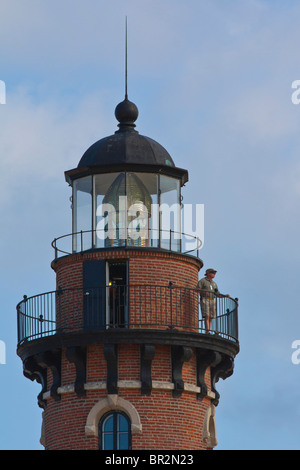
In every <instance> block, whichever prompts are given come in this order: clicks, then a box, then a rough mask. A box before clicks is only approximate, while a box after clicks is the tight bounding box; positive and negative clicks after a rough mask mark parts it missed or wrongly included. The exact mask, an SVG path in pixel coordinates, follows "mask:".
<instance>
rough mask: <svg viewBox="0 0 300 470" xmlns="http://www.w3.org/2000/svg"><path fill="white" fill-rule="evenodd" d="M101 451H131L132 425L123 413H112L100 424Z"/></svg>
mask: <svg viewBox="0 0 300 470" xmlns="http://www.w3.org/2000/svg"><path fill="white" fill-rule="evenodd" d="M99 449H100V450H125V449H131V423H130V420H129V418H128V416H127V415H126V414H125V413H122V412H121V411H110V412H109V413H106V414H105V415H104V416H102V418H101V420H100V422H99Z"/></svg>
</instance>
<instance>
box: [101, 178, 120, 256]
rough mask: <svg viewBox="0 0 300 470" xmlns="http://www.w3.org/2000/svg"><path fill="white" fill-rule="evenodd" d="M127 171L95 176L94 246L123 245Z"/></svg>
mask: <svg viewBox="0 0 300 470" xmlns="http://www.w3.org/2000/svg"><path fill="white" fill-rule="evenodd" d="M125 188H126V176H125V173H123V172H121V173H104V174H99V175H95V176H94V207H95V209H94V226H95V233H94V246H95V247H96V248H103V247H110V246H112V247H113V246H123V245H125V240H126V218H125V213H124V210H125V209H126V206H125V204H124V197H125Z"/></svg>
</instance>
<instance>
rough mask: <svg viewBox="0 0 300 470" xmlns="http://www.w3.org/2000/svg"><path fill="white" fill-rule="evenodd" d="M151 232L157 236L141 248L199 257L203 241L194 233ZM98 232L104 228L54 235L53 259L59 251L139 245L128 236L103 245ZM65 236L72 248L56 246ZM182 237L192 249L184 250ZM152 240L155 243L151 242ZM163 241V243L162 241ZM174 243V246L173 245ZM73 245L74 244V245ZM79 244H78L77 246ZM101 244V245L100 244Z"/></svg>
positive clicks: (101, 231) (153, 230) (75, 251)
mask: <svg viewBox="0 0 300 470" xmlns="http://www.w3.org/2000/svg"><path fill="white" fill-rule="evenodd" d="M150 231H151V233H153V232H156V234H158V237H157V238H156V237H149V238H148V239H147V240H148V241H149V242H151V243H149V244H147V245H143V246H142V248H148V247H150V248H162V249H167V250H168V251H173V252H179V253H182V254H189V253H195V252H196V255H195V256H197V258H198V257H199V250H200V249H201V247H202V245H203V243H202V241H201V240H200V238H199V237H196V236H195V235H189V234H187V233H183V232H178V231H175V230H165V229H151V230H150ZM98 232H100V233H103V232H104V233H105V230H104V229H101V230H100V229H94V230H80V231H78V232H72V233H68V234H66V235H61V236H59V237H56V238H55V239H54V240H53V241H52V242H51V246H52V248H53V249H54V252H55V259H57V258H58V253H61V254H62V255H71V254H73V253H82V252H84V251H87V250H90V249H93V248H114V247H124V246H125V247H141V246H140V245H138V244H135V241H134V240H133V239H130V240H132V242H130V240H129V239H128V238H124V239H123V238H121V239H119V238H118V237H116V238H115V243H116V244H114V245H109V244H108V245H107V246H105V243H104V242H105V239H104V238H102V237H100V238H98V239H97V240H96V238H95V237H96V236H97V234H98ZM86 234H90V240H89V242H88V244H87V247H86V246H85V245H86V243H85V240H84V238H85V235H86ZM162 234H167V235H168V236H166V237H163V236H162ZM77 237H80V238H79V242H78V240H77ZM66 238H71V243H72V250H70V249H69V250H65V249H62V248H59V247H58V246H57V242H58V241H61V240H63V239H66ZM183 238H186V239H188V241H186V243H193V244H194V245H195V246H194V247H193V248H192V249H189V250H185V249H184V247H183V243H182V241H183ZM153 241H154V242H155V243H153ZM101 242H102V243H101ZM164 242H165V243H164ZM174 244H175V247H174ZM74 245H76V246H75V247H74ZM77 245H79V246H77ZM102 245H103V246H102Z"/></svg>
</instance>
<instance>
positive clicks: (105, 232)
mask: <svg viewBox="0 0 300 470" xmlns="http://www.w3.org/2000/svg"><path fill="white" fill-rule="evenodd" d="M138 114H139V112H138V108H137V106H136V105H135V104H134V103H132V102H131V101H129V99H128V97H127V94H126V95H125V99H124V100H123V101H121V102H120V103H119V104H118V105H117V107H116V108H115V117H116V120H117V122H118V125H117V126H116V127H117V129H115V131H114V133H113V134H112V135H110V136H108V137H103V138H101V139H100V140H98V141H97V142H95V143H94V144H93V145H91V146H90V147H89V148H88V149H87V150H86V152H85V153H84V154H83V156H82V157H81V158H79V159H77V162H78V163H77V166H76V167H74V168H73V169H70V170H68V171H66V172H65V179H66V182H67V184H69V186H70V188H71V190H72V227H70V233H69V234H64V235H60V236H57V238H55V240H53V242H52V247H53V259H52V262H51V268H52V269H53V270H54V272H55V274H56V287H55V290H53V291H50V292H46V293H43V294H37V295H33V296H24V298H23V299H22V300H21V301H20V302H19V303H18V305H17V320H18V344H17V354H18V356H19V357H20V358H21V360H22V364H23V373H24V375H25V377H27V378H29V379H30V380H36V381H37V382H38V383H39V384H40V386H41V390H40V393H39V395H38V397H37V403H38V406H39V407H40V408H41V409H42V425H41V429H42V432H41V440H40V442H41V443H42V445H43V446H44V448H45V449H46V450H66V449H67V450H75V449H76V450H79V449H80V450H81V449H82V450H123V449H130V450H162V449H168V450H208V449H213V448H214V447H215V446H216V445H217V442H218V441H217V426H216V416H215V411H216V407H217V406H218V405H219V402H220V394H219V392H218V390H217V388H216V386H217V382H218V380H219V378H222V379H226V378H227V377H229V376H230V375H231V374H232V373H233V368H234V359H235V356H236V355H237V354H238V352H239V341H238V302H237V299H234V298H230V297H223V296H220V295H218V294H215V293H211V296H212V302H213V303H214V308H215V311H216V316H215V318H214V319H213V321H212V325H211V329H210V331H207V330H206V328H205V323H204V320H203V318H202V315H201V309H200V293H199V290H198V289H197V283H198V280H199V273H200V275H201V274H202V271H201V270H202V268H203V266H204V262H203V261H202V259H200V257H199V248H200V246H201V240H199V239H198V238H197V237H196V236H195V235H191V236H189V234H187V233H185V232H184V230H183V228H182V187H183V186H184V185H185V184H186V183H187V182H188V171H187V170H186V169H182V168H178V167H177V166H176V165H175V163H174V161H173V159H172V157H171V156H170V154H169V153H168V151H167V150H166V149H165V148H164V147H163V146H162V145H160V144H159V143H158V142H156V141H155V140H153V139H152V138H150V137H146V136H144V135H141V134H140V133H139V132H138V130H137V129H136V121H137V118H138ZM28 426H29V425H28Z"/></svg>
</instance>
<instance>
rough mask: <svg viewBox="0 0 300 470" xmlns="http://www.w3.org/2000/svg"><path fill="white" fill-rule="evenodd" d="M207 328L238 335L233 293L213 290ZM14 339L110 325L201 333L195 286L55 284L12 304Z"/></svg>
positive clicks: (232, 337)
mask: <svg viewBox="0 0 300 470" xmlns="http://www.w3.org/2000/svg"><path fill="white" fill-rule="evenodd" d="M211 302H212V305H213V306H214V309H215V312H216V317H215V318H214V319H213V322H212V325H211V331H210V333H213V334H215V335H218V336H219V337H222V338H224V339H226V340H230V341H233V342H237V341H238V303H237V299H232V298H228V297H217V296H215V297H214V298H213V299H212V300H211ZM17 319H18V344H19V345H21V344H23V343H24V342H26V341H32V340H36V339H40V338H45V337H47V336H51V335H58V334H64V333H72V332H77V331H82V330H88V331H93V330H105V329H111V328H115V329H117V328H123V329H124V328H129V329H130V328H134V329H149V328H151V329H165V330H166V329H167V330H170V331H172V330H173V331H178V330H179V331H189V332H193V333H200V334H205V333H207V331H206V329H205V323H204V320H203V319H202V315H201V306H200V303H199V291H197V289H190V288H185V287H178V286H174V285H173V284H172V283H170V284H169V285H168V286H159V285H126V286H124V285H110V286H103V287H94V288H88V289H58V290H56V291H53V292H46V293H44V294H40V295H35V296H33V297H26V296H24V298H23V300H22V301H21V302H19V303H18V305H17Z"/></svg>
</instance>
